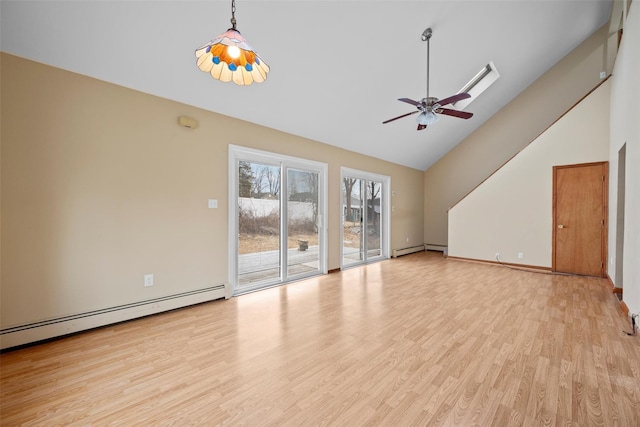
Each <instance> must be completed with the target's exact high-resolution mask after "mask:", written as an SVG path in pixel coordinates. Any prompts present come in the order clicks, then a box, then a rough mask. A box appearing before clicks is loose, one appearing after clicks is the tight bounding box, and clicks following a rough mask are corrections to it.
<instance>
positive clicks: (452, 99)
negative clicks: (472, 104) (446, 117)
mask: <svg viewBox="0 0 640 427" xmlns="http://www.w3.org/2000/svg"><path fill="white" fill-rule="evenodd" d="M467 98H471V95H469V94H468V93H466V92H462V93H459V94H457V95H453V96H450V97H448V98H445V99H440V100H438V104H440V105H447V104H453V103H454V102H458V101H461V100H463V99H467Z"/></svg>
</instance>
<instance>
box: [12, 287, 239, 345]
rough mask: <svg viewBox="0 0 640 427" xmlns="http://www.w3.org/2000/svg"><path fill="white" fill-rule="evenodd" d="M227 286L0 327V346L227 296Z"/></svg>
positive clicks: (228, 289)
mask: <svg viewBox="0 0 640 427" xmlns="http://www.w3.org/2000/svg"><path fill="white" fill-rule="evenodd" d="M230 296H231V287H230V286H229V285H228V284H221V285H217V286H212V287H208V288H204V289H199V290H195V291H189V292H183V293H180V294H175V295H169V296H166V297H160V298H153V299H149V300H145V301H140V302H135V303H131V304H124V305H120V306H116V307H110V308H105V309H101V310H94V311H88V312H85V313H80V314H74V315H70V316H62V317H58V318H54V319H48V320H43V321H39V322H33V323H28V324H24V325H19V326H14V327H10V328H4V329H0V350H5V349H8V348H12V347H17V346H22V345H25V344H31V343H35V342H38V341H43V340H47V339H51V338H56V337H61V336H64V335H69V334H73V333H76V332H81V331H86V330H89V329H93V328H97V327H100V326H107V325H111V324H114V323H119V322H123V321H126V320H132V319H136V318H139V317H145V316H149V315H151V314H157V313H162V312H164V311H170V310H175V309H177V308H182V307H188V306H190V305H194V304H199V303H203V302H207V301H213V300H217V299H222V298H225V299H228V298H230Z"/></svg>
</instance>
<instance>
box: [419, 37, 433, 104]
mask: <svg viewBox="0 0 640 427" xmlns="http://www.w3.org/2000/svg"><path fill="white" fill-rule="evenodd" d="M432 34H433V31H431V28H427V29H426V30H424V31H423V32H422V41H426V42H427V97H426V98H425V99H426V101H427V102H428V101H429V47H430V46H429V45H430V43H429V42H430V40H431V35H432Z"/></svg>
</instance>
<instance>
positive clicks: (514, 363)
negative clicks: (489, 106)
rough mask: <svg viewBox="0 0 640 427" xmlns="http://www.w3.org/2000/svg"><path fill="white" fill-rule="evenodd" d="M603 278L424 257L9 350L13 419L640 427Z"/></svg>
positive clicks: (629, 351) (623, 324) (7, 386)
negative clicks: (519, 269) (536, 271)
mask: <svg viewBox="0 0 640 427" xmlns="http://www.w3.org/2000/svg"><path fill="white" fill-rule="evenodd" d="M629 328H630V327H629V325H628V323H627V321H626V318H625V316H624V315H623V313H622V311H621V309H620V307H619V302H618V301H617V299H616V297H615V296H614V294H613V293H612V292H611V288H610V286H609V285H608V283H607V282H606V280H603V279H597V278H587V277H574V276H558V275H550V274H540V273H533V272H524V271H517V270H513V269H509V268H505V267H501V266H495V265H484V264H478V263H472V262H465V261H459V260H450V259H444V258H442V255H441V254H439V253H433V252H430V253H427V252H422V253H418V254H414V255H408V256H405V257H401V258H397V259H392V260H388V261H384V262H381V263H377V264H372V265H368V266H365V267H361V268H355V269H350V270H346V271H343V272H339V273H335V274H331V275H327V276H323V277H319V278H313V279H309V280H305V281H301V282H297V283H293V284H289V285H286V286H282V287H279V288H274V289H268V290H265V291H260V292H256V293H252V294H248V295H244V296H241V297H237V298H232V299H230V300H228V301H215V302H211V303H206V304H201V305H198V306H194V307H190V308H187V309H182V310H177V311H173V312H170V313H164V314H161V315H157V316H153V317H148V318H144V319H139V320H136V321H131V322H128V323H124V324H119V325H115V326H110V327H105V328H102V329H98V330H94V331H90V332H87V333H83V334H79V335H76V336H71V337H68V338H64V339H61V340H57V341H53V342H49V343H45V344H41V345H37V346H34V347H30V348H25V349H21V350H16V351H10V352H6V353H4V354H2V355H0V362H1V373H0V385H1V392H0V395H1V399H2V400H1V403H0V405H1V406H0V410H1V412H0V416H1V420H2V421H1V423H2V425H3V426H4V425H6V426H17V425H37V426H53V425H99V426H101V425H127V426H132V425H136V426H147V425H148V426H151V425H152V426H164V425H174V426H183V425H207V426H210V425H233V426H237V425H246V426H272V425H273V426H305V425H313V426H315V425H330V426H410V425H416V426H436V425H461V426H492V425H493V426H520V425H525V426H529V425H573V426H615V425H618V426H638V425H640V337H638V336H627V335H625V334H624V333H623V330H629Z"/></svg>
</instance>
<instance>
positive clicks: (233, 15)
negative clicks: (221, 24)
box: [231, 0, 237, 31]
mask: <svg viewBox="0 0 640 427" xmlns="http://www.w3.org/2000/svg"><path fill="white" fill-rule="evenodd" d="M231 28H233V29H234V30H235V29H236V0H231ZM236 31H237V30H236Z"/></svg>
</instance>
